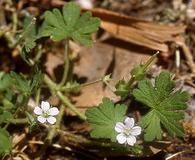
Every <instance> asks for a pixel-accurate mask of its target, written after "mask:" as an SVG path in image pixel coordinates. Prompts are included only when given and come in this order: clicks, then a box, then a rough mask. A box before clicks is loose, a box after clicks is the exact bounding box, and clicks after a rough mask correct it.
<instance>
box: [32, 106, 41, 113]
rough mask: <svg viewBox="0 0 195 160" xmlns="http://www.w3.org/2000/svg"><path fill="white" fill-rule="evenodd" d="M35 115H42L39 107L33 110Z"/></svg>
mask: <svg viewBox="0 0 195 160" xmlns="http://www.w3.org/2000/svg"><path fill="white" fill-rule="evenodd" d="M33 112H34V113H35V114H36V115H41V114H43V111H42V109H41V108H40V107H38V106H37V107H35V108H34V111H33Z"/></svg>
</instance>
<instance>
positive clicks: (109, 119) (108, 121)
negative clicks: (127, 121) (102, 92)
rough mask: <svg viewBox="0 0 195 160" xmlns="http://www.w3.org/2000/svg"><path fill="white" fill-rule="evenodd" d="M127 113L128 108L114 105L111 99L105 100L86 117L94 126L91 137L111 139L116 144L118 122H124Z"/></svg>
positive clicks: (90, 110)
mask: <svg viewBox="0 0 195 160" xmlns="http://www.w3.org/2000/svg"><path fill="white" fill-rule="evenodd" d="M126 111H127V106H125V105H123V104H122V105H120V104H117V105H114V103H113V102H112V101H111V100H110V99H109V98H103V100H102V103H101V104H100V105H99V106H98V107H95V108H91V109H88V110H87V112H86V116H87V121H88V122H89V123H90V124H91V126H92V132H91V137H93V138H109V139H111V141H113V142H116V135H117V133H116V131H115V130H114V128H115V125H116V123H117V122H123V121H124V118H125V114H126Z"/></svg>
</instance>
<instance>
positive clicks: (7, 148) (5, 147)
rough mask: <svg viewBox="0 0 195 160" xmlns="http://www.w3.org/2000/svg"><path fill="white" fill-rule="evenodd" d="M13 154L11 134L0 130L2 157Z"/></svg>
mask: <svg viewBox="0 0 195 160" xmlns="http://www.w3.org/2000/svg"><path fill="white" fill-rule="evenodd" d="M10 152H11V140H10V136H9V133H8V132H7V131H6V130H4V129H2V128H0V156H4V155H6V154H9V153H10Z"/></svg>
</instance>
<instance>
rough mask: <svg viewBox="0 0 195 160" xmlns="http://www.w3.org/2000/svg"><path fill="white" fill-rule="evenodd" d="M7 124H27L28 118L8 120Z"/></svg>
mask: <svg viewBox="0 0 195 160" xmlns="http://www.w3.org/2000/svg"><path fill="white" fill-rule="evenodd" d="M9 122H10V123H13V124H26V123H28V118H18V119H10V120H9Z"/></svg>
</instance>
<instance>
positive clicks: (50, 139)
mask: <svg viewBox="0 0 195 160" xmlns="http://www.w3.org/2000/svg"><path fill="white" fill-rule="evenodd" d="M64 109H65V106H64V105H61V107H60V112H59V114H58V116H57V120H56V124H55V126H54V127H52V129H51V130H50V131H49V133H48V135H47V140H48V141H49V143H51V141H52V139H53V137H54V136H55V134H56V131H57V130H58V129H60V122H61V120H62V117H63V114H64Z"/></svg>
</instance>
